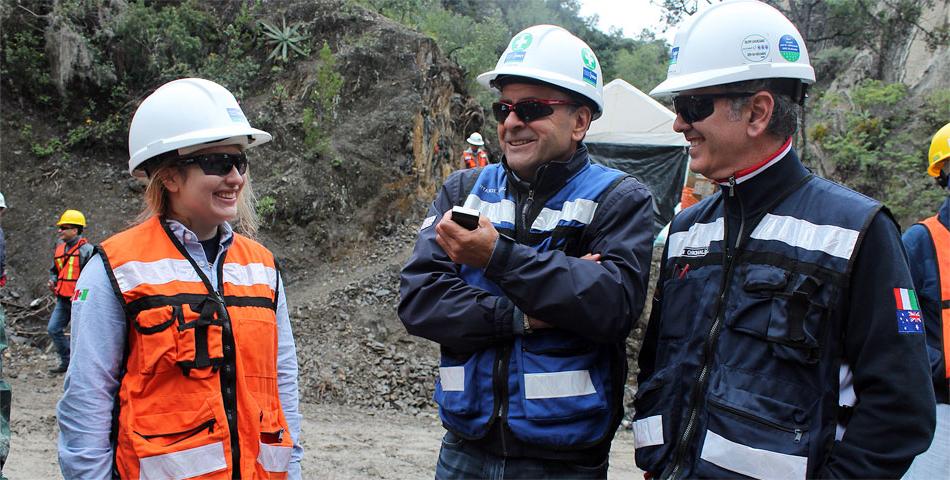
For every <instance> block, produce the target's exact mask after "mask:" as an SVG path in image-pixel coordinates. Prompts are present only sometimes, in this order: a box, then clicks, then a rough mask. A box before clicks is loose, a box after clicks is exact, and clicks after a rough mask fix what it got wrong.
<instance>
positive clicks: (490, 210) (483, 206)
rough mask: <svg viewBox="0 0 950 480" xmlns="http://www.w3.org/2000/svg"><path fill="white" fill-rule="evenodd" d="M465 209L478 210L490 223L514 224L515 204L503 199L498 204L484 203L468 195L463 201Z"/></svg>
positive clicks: (476, 197) (472, 195)
mask: <svg viewBox="0 0 950 480" xmlns="http://www.w3.org/2000/svg"><path fill="white" fill-rule="evenodd" d="M464 207H466V208H472V209H475V210H478V211H479V212H480V213H481V214H482V215H484V216H486V217H488V219H489V220H491V221H492V223H505V222H507V223H510V224H512V225H514V223H515V202H512V201H511V200H507V199H503V200H502V201H500V202H498V203H491V202H486V201H484V200H482V199H480V198H478V196H476V195H474V194H470V195H469V196H468V198H466V199H465V205H464Z"/></svg>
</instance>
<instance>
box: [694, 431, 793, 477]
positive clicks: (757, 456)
mask: <svg viewBox="0 0 950 480" xmlns="http://www.w3.org/2000/svg"><path fill="white" fill-rule="evenodd" d="M699 458H702V459H703V460H705V461H707V462H710V463H714V464H716V465H719V466H720V467H722V468H725V469H726V470H729V471H732V472H736V473H741V474H743V475H747V476H749V477H752V478H761V479H769V480H772V479H789V480H791V479H796V480H798V479H804V478H805V472H806V471H807V469H808V457H799V456H796V455H789V454H786V453H778V452H773V451H770V450H762V449H759V448H752V447H749V446H746V445H743V444H741V443H736V442H733V441H732V440H727V439H726V438H723V437H722V436H719V435H717V434H716V433H715V432H713V431H711V430H707V431H706V441H704V442H703V452H702V454H700V456H699Z"/></svg>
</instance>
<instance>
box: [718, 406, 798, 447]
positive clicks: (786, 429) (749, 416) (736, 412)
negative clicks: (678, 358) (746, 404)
mask: <svg viewBox="0 0 950 480" xmlns="http://www.w3.org/2000/svg"><path fill="white" fill-rule="evenodd" d="M709 404H710V405H715V406H716V408H719V409H721V410H725V411H727V412H729V413H731V414H733V415H736V416H738V417H742V418H745V419H746V420H749V421H751V422H755V423H758V424H761V425H765V426H767V427H771V428H774V429H775V430H781V431H783V432H787V433H794V434H795V443H799V442H801V441H802V435H803V434H804V433H805V432H804V431H803V430H802V429H800V428H791V427H786V426H785V425H779V424H777V423H775V422H772V421H769V420H766V419H764V418H759V417H757V416H755V415H752V414H751V413H748V412H744V411H742V410H739V409H738V408H733V407H730V406H728V405H725V404H723V403H720V402H716V401H713V400H710V401H709Z"/></svg>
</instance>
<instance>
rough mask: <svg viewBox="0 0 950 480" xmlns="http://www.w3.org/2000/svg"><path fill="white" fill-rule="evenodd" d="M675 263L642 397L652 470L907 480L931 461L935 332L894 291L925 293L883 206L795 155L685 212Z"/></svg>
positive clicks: (671, 257)
mask: <svg viewBox="0 0 950 480" xmlns="http://www.w3.org/2000/svg"><path fill="white" fill-rule="evenodd" d="M662 262H663V263H662V265H661V274H660V278H659V279H658V282H657V289H656V292H657V293H656V294H655V296H654V303H653V310H652V312H651V318H650V324H649V326H648V329H647V334H646V339H645V341H644V345H643V349H642V350H641V354H640V367H641V373H640V375H639V378H638V379H639V389H638V392H637V396H636V399H635V407H636V415H635V421H634V437H635V445H636V453H635V455H636V461H637V465H638V466H639V467H640V468H641V469H643V470H645V471H648V472H650V473H651V474H653V475H654V476H656V477H661V478H735V477H743V478H745V477H752V478H761V479H774V478H790V479H804V478H812V477H820V478H897V477H900V475H901V474H902V473H903V472H904V471H905V470H906V469H907V467H908V466H909V465H910V462H911V461H912V460H913V458H914V456H915V455H916V454H918V453H920V452H922V451H924V450H926V449H927V447H928V445H929V444H930V438H931V437H932V435H933V429H934V422H935V413H934V408H935V407H934V403H933V399H932V393H931V389H930V382H929V381H928V380H927V378H928V377H929V375H928V373H929V367H928V365H927V358H926V353H925V350H924V335H923V334H922V333H921V331H920V330H919V329H918V330H914V329H913V328H911V331H910V332H909V333H902V330H903V331H906V328H905V327H907V323H908V322H906V321H902V320H901V317H900V312H898V311H897V306H896V300H895V296H894V294H895V291H897V292H900V289H903V290H904V291H905V292H906V291H907V290H910V289H913V284H912V282H911V279H910V275H909V272H908V269H907V265H906V260H905V255H904V252H903V249H902V247H901V243H900V238H899V236H898V230H897V225H896V224H895V222H893V220H892V219H891V217H890V215H889V214H888V213H887V211H886V210H883V209H882V205H881V204H879V203H878V202H876V201H874V200H872V199H870V198H868V197H865V196H863V195H861V194H859V193H856V192H854V191H851V190H849V189H847V188H844V187H842V186H840V185H838V184H835V183H832V182H830V181H828V180H824V179H822V178H818V177H815V176H813V175H811V174H810V173H808V171H807V170H806V169H805V168H804V167H803V166H802V164H801V163H800V162H799V160H798V158H797V156H796V155H795V152H794V151H792V150H788V151H787V152H786V153H785V155H784V157H780V159H779V160H777V161H776V162H775V163H773V164H767V165H765V166H764V167H762V168H761V169H760V170H757V171H754V172H752V173H751V174H749V175H747V176H746V177H744V178H741V179H739V180H738V182H737V179H736V178H735V177H733V178H731V179H730V180H729V182H728V183H727V184H725V185H723V186H722V188H721V190H720V192H719V193H717V194H716V195H714V196H712V197H709V198H707V199H704V200H703V201H702V202H700V203H698V204H696V205H694V206H692V207H690V208H687V209H685V210H683V211H682V212H681V213H680V214H679V215H677V216H676V218H674V220H673V223H672V225H671V228H670V234H669V237H668V240H667V245H666V251H665V253H664V256H663V260H662ZM914 326H919V323H918V324H917V325H911V327H914ZM849 417H850V418H849Z"/></svg>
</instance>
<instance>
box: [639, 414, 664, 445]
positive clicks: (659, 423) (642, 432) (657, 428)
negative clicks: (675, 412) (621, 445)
mask: <svg viewBox="0 0 950 480" xmlns="http://www.w3.org/2000/svg"><path fill="white" fill-rule="evenodd" d="M664 443H665V442H664V440H663V415H654V416H652V417H647V418H642V419H640V420H637V421H636V422H633V447H634V448H640V447H652V446H653V445H663V444H664Z"/></svg>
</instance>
